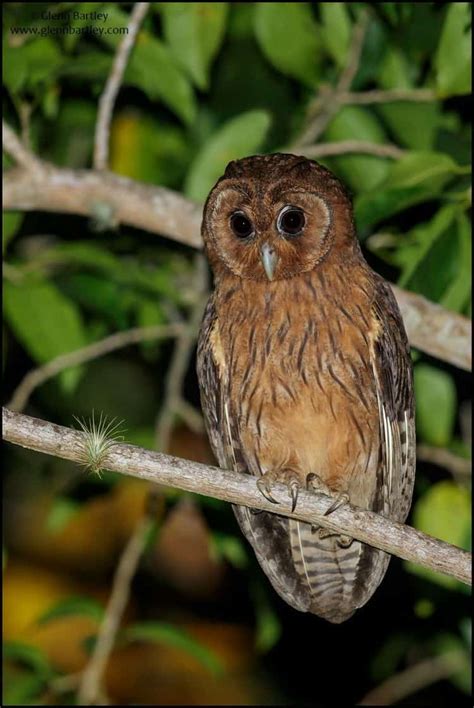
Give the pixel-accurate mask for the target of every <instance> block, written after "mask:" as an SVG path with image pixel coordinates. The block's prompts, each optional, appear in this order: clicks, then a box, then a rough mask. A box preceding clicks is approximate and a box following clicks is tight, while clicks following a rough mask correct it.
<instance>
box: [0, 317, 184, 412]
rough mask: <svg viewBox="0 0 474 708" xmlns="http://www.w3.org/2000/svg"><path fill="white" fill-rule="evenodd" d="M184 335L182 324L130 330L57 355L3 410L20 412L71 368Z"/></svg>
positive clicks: (27, 380) (29, 378) (25, 381)
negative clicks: (132, 346)
mask: <svg viewBox="0 0 474 708" xmlns="http://www.w3.org/2000/svg"><path fill="white" fill-rule="evenodd" d="M185 331H186V326H185V325H184V324H182V323H175V324H168V325H152V326H150V327H134V328H132V329H128V330H126V331H124V332H117V333H116V334H112V335H110V336H109V337H105V338H104V339H101V340H99V341H98V342H94V343H93V344H89V345H88V346H87V347H83V348H82V349H76V350H75V351H73V352H68V353H67V354H61V355H60V356H57V357H56V358H55V359H51V361H48V363H47V364H43V366H39V367H38V368H37V369H33V371H30V372H28V373H27V374H26V376H24V378H23V379H22V380H21V382H20V383H19V385H18V386H17V388H16V389H15V391H14V392H13V396H12V398H11V399H10V401H9V402H8V404H7V406H8V408H10V409H11V410H13V411H22V410H23V409H24V408H25V406H26V404H27V403H28V400H29V398H30V396H31V394H32V393H33V391H34V390H35V389H36V388H37V387H38V386H41V384H43V383H45V382H46V381H48V380H49V379H51V378H53V377H54V376H56V375H57V374H59V372H61V371H64V370H65V369H69V368H70V367H72V366H77V365H79V364H84V363H85V362H86V361H91V360H92V359H98V358H99V357H101V356H104V355H105V354H109V353H110V352H112V351H115V350H116V349H122V348H123V347H127V346H129V345H130V344H137V343H138V342H144V341H147V340H150V339H164V338H166V337H178V336H180V335H181V334H182V333H183V332H185Z"/></svg>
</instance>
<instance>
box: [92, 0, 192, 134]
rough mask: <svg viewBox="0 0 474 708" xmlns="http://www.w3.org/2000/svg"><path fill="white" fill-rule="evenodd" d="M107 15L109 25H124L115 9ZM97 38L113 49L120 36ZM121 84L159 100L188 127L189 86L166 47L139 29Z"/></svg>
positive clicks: (118, 11) (124, 19) (190, 94)
mask: <svg viewBox="0 0 474 708" xmlns="http://www.w3.org/2000/svg"><path fill="white" fill-rule="evenodd" d="M107 12H108V13H109V18H108V22H109V23H110V25H112V26H115V27H126V26H127V23H128V17H127V15H126V14H125V13H123V12H121V11H120V10H119V9H118V8H117V7H115V6H113V5H108V6H107ZM100 39H101V40H102V41H104V42H105V43H106V44H107V45H108V46H110V47H112V48H113V49H116V47H117V45H118V44H119V42H120V41H121V39H122V37H121V36H120V35H113V34H103V35H101V37H100ZM124 83H125V84H128V85H132V86H137V87H138V88H140V89H141V90H142V91H144V92H145V93H146V95H147V96H148V98H150V99H151V100H158V99H160V100H162V101H163V102H164V103H165V104H166V105H167V106H168V108H170V109H171V110H172V111H173V112H174V113H175V114H176V115H177V116H178V117H179V118H181V119H182V120H183V121H184V122H185V123H187V124H190V123H192V121H193V120H194V117H195V114H196V103H195V98H194V93H193V90H192V87H191V84H190V83H189V81H188V79H187V78H186V76H185V75H184V74H183V73H182V71H181V69H180V68H179V66H178V65H177V64H176V61H175V59H174V57H173V56H172V54H171V52H170V50H169V49H168V47H167V46H166V45H165V44H164V43H163V42H161V41H160V40H159V39H157V38H156V37H154V36H153V35H151V34H150V33H149V32H146V31H145V30H143V29H142V30H141V31H140V33H139V35H138V38H137V42H136V45H135V47H134V48H133V51H132V54H131V56H130V61H129V63H128V66H127V69H126V71H125V75H124Z"/></svg>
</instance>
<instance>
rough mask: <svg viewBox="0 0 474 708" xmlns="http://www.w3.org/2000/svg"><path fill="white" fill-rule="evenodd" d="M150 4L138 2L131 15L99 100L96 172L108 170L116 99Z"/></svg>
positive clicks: (96, 133) (95, 147)
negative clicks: (111, 127)
mask: <svg viewBox="0 0 474 708" xmlns="http://www.w3.org/2000/svg"><path fill="white" fill-rule="evenodd" d="M149 6H150V3H149V2H137V3H135V5H134V8H133V10H132V12H131V14H130V21H129V23H128V28H127V33H126V34H125V36H124V38H123V40H122V41H121V42H120V44H119V46H118V48H117V52H116V54H115V57H114V61H113V64H112V68H111V70H110V74H109V76H108V78H107V83H106V84H105V88H104V92H103V93H102V94H101V96H100V98H99V110H98V114H97V123H96V126H95V144H94V167H95V168H96V170H105V169H106V168H107V162H108V156H109V135H110V122H111V120H112V112H113V110H114V105H115V99H116V98H117V94H118V92H119V90H120V85H121V83H122V79H123V75H124V73H125V69H126V66H127V62H128V58H129V56H130V52H131V51H132V48H133V45H134V44H135V39H136V37H137V34H138V30H139V29H140V25H141V23H142V22H143V18H144V17H145V15H146V13H147V11H148V8H149Z"/></svg>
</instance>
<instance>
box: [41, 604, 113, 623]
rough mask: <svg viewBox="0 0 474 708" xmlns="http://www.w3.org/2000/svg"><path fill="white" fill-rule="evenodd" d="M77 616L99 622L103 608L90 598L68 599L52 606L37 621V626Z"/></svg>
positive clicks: (102, 614)
mask: <svg viewBox="0 0 474 708" xmlns="http://www.w3.org/2000/svg"><path fill="white" fill-rule="evenodd" d="M77 615H80V616H81V617H90V618H91V619H93V620H95V621H96V622H101V621H102V619H103V616H104V608H103V606H102V605H101V604H100V602H97V600H93V599H92V598H90V597H68V598H67V599H66V600H61V601H60V602H58V603H57V604H56V605H53V607H51V608H50V609H49V610H47V611H46V612H44V613H43V614H42V615H41V617H39V619H38V620H37V621H38V624H39V625H45V624H48V623H49V622H51V621H52V620H55V619H61V618H62V617H72V616H77Z"/></svg>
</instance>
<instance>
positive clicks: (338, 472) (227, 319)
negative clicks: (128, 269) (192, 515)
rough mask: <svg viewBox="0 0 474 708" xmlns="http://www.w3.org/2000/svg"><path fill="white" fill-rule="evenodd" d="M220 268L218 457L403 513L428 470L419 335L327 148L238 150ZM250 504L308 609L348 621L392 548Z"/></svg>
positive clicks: (214, 232) (207, 220) (268, 568)
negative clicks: (370, 252) (412, 342)
mask: <svg viewBox="0 0 474 708" xmlns="http://www.w3.org/2000/svg"><path fill="white" fill-rule="evenodd" d="M202 236H203V240H204V245H205V250H206V253H207V257H208V260H209V263H210V265H211V268H212V270H213V274H214V292H213V293H212V295H211V297H210V300H209V302H208V304H207V308H206V311H205V314H204V319H203V323H202V327H201V332H200V336H199V342H198V355H197V368H198V378H199V384H200V391H201V401H202V408H203V412H204V417H205V421H206V428H207V432H208V436H209V439H210V443H211V446H212V449H213V451H214V454H215V456H216V458H217V460H218V462H219V465H220V466H221V467H223V468H225V469H230V470H233V471H235V472H239V473H246V474H250V475H254V476H255V477H256V478H257V480H256V484H257V485H258V487H259V489H260V491H261V492H262V494H263V495H264V496H265V497H267V499H269V500H270V501H273V502H275V503H277V502H278V500H277V499H275V497H274V495H273V494H272V485H273V484H274V483H275V482H280V483H283V484H284V485H286V487H287V489H288V495H289V500H288V501H289V502H292V506H293V509H294V507H295V505H296V503H297V498H298V490H299V489H300V488H309V489H313V490H314V489H315V490H319V491H322V492H324V493H327V494H330V495H331V496H333V497H334V499H335V502H334V504H333V507H332V508H335V506H337V505H338V504H342V503H345V502H347V501H350V503H351V504H354V505H355V506H359V507H362V508H365V509H370V510H372V511H375V512H378V513H380V514H382V515H384V516H386V517H388V518H391V519H394V520H396V521H399V522H403V521H405V519H406V516H407V514H408V511H409V508H410V503H411V497H412V491H413V483H414V474H415V430H414V411H413V407H414V401H413V386H412V369H411V360H410V352H409V346H408V342H407V337H406V334H405V330H404V326H403V322H402V319H401V316H400V312H399V310H398V306H397V303H396V301H395V298H394V296H393V293H392V290H391V288H390V286H389V284H388V283H387V282H386V281H384V280H383V279H382V278H381V277H380V276H379V275H378V274H377V273H375V272H374V271H373V270H372V269H371V268H370V267H369V266H368V264H367V263H366V261H365V259H364V257H363V255H362V252H361V249H360V247H359V242H358V239H357V237H356V233H355V227H354V220H353V211H352V203H351V199H350V197H349V195H348V193H347V191H346V189H345V188H344V186H343V185H342V184H341V182H340V181H339V180H338V179H337V178H336V177H335V176H334V175H333V174H332V173H331V172H330V171H329V170H327V169H325V168H324V167H322V166H321V165H319V164H317V163H316V162H314V161H311V160H308V159H306V158H302V157H299V156H295V155H289V154H288V155H286V154H273V155H257V156H254V157H248V158H245V159H242V160H236V161H233V162H231V163H230V164H229V165H228V166H227V168H226V170H225V173H224V175H223V176H222V177H221V178H220V179H219V181H218V182H217V184H216V185H215V186H214V187H213V189H212V190H211V192H210V194H209V197H208V199H207V201H206V204H205V207H204V217H203V222H202ZM255 511H256V510H251V509H248V508H246V507H241V506H235V507H234V512H235V514H236V517H237V520H238V522H239V525H240V528H241V529H242V532H243V533H244V535H245V536H246V537H247V539H248V541H249V542H250V544H251V545H252V547H253V549H254V551H255V554H256V556H257V559H258V561H259V563H260V565H261V567H262V568H263V570H264V572H265V573H266V575H267V576H268V578H269V580H270V582H271V583H272V585H273V587H274V588H275V590H276V591H277V592H278V593H279V594H280V596H281V597H282V598H283V599H284V600H285V601H286V602H287V603H288V604H289V605H291V606H292V607H293V608H295V609H297V610H301V611H303V612H312V613H314V614H316V615H319V616H320V617H323V618H324V619H326V620H329V621H330V622H334V623H340V622H343V621H344V620H346V619H348V618H349V617H351V615H353V614H354V612H355V610H356V609H357V608H359V607H361V606H362V605H364V604H365V603H366V602H367V600H368V599H369V598H370V597H371V595H372V594H373V592H374V591H375V589H376V588H377V586H378V585H379V584H380V582H381V580H382V578H383V576H384V574H385V571H386V569H387V565H388V562H389V559H390V556H389V555H388V554H387V553H385V552H383V551H381V550H378V549H376V548H373V547H371V546H368V545H366V544H364V543H362V542H359V541H357V540H356V539H353V538H349V537H347V536H343V535H340V534H335V533H333V532H331V531H328V530H327V529H324V528H323V527H319V528H315V527H314V525H311V524H308V523H303V522H299V521H296V520H293V519H289V518H287V517H284V516H281V515H278V506H275V514H270V513H268V512H261V513H255Z"/></svg>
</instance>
